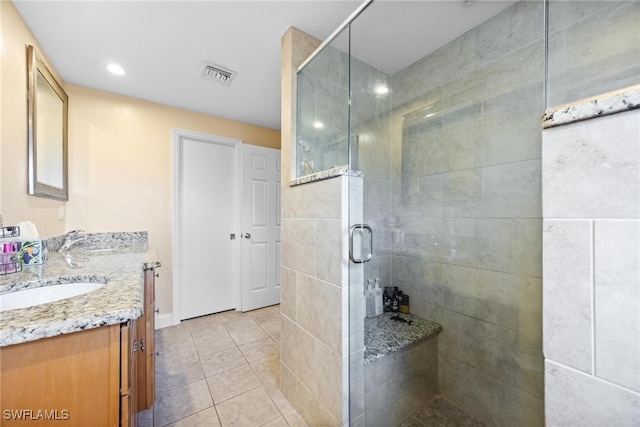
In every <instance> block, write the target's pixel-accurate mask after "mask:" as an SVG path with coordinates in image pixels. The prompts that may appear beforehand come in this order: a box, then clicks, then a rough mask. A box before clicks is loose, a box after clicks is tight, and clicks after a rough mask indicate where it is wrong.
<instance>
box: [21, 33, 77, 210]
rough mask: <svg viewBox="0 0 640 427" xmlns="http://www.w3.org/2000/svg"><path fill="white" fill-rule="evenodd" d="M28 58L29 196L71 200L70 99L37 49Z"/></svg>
mask: <svg viewBox="0 0 640 427" xmlns="http://www.w3.org/2000/svg"><path fill="white" fill-rule="evenodd" d="M27 57H28V60H27V66H28V78H29V92H28V98H27V99H28V109H29V129H28V139H29V141H28V142H29V194H31V195H34V196H41V197H49V198H53V199H60V200H68V189H67V114H68V113H67V111H68V97H67V94H66V93H65V92H64V90H63V89H62V86H61V85H60V84H59V83H58V81H57V80H56V79H55V77H54V76H53V75H52V74H51V72H50V71H49V69H48V68H47V67H46V65H45V64H44V62H43V61H42V59H41V58H40V56H39V55H38V53H37V52H36V50H35V49H34V48H33V46H29V47H28V49H27Z"/></svg>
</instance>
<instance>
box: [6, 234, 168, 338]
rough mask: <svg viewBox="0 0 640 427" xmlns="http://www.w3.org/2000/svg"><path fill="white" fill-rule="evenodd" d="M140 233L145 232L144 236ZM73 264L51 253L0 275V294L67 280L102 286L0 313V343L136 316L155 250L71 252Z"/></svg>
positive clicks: (155, 259)
mask: <svg viewBox="0 0 640 427" xmlns="http://www.w3.org/2000/svg"><path fill="white" fill-rule="evenodd" d="M145 237H146V236H145ZM71 253H73V254H75V260H76V261H74V263H73V264H71V265H70V264H69V258H68V257H65V256H64V255H63V254H60V253H58V252H51V253H50V254H49V259H48V260H47V262H46V263H45V264H43V265H38V266H29V267H28V266H24V267H23V270H22V271H21V272H19V273H15V274H9V275H4V276H0V296H1V295H3V294H7V293H10V292H16V291H19V290H22V289H29V288H37V287H41V286H51V285H59V284H64V283H73V282H101V283H106V285H105V286H103V287H101V288H99V289H97V290H95V291H92V292H89V293H87V294H84V295H79V296H76V297H72V298H67V299H63V300H60V301H55V302H51V303H47V304H41V305H36V306H32V307H25V308H20V309H15V310H8V311H4V312H2V313H0V347H3V346H7V345H13V344H19V343H23V342H27V341H34V340H38V339H42V338H48V337H53V336H56V335H61V334H67V333H71V332H76V331H81V330H84V329H91V328H97V327H101V326H106V325H113V324H117V323H123V322H126V321H128V320H132V319H137V318H139V317H140V316H141V315H142V307H143V295H144V269H145V268H155V267H159V266H160V263H159V262H158V255H157V253H156V252H155V251H153V250H148V249H146V242H145V244H144V245H133V246H130V247H120V248H117V249H116V250H113V251H100V250H98V251H93V252H92V251H79V250H77V251H73V250H72V251H71Z"/></svg>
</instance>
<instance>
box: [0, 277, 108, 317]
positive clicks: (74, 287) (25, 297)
mask: <svg viewBox="0 0 640 427" xmlns="http://www.w3.org/2000/svg"><path fill="white" fill-rule="evenodd" d="M104 285H105V283H94V282H83V283H65V284H62V285H52V286H42V287H40V288H31V289H24V290H22V291H16V292H11V293H8V294H4V295H0V312H3V311H7V310H15V309H17V308H24V307H32V306H34V305H40V304H46V303H48V302H54V301H60V300H62V299H65V298H71V297H75V296H78V295H82V294H86V293H88V292H91V291H95V290H96V289H100V288H101V287H103V286H104Z"/></svg>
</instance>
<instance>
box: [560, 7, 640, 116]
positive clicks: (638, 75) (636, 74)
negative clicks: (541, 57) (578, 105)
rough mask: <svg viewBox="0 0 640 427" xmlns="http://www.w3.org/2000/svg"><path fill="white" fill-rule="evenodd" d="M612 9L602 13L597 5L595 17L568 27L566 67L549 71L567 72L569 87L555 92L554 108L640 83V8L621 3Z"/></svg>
mask: <svg viewBox="0 0 640 427" xmlns="http://www.w3.org/2000/svg"><path fill="white" fill-rule="evenodd" d="M611 6H612V7H609V8H607V9H605V10H602V9H601V8H602V6H601V5H599V4H598V3H596V5H595V7H593V6H592V7H591V9H592V11H593V14H592V16H590V17H585V19H583V20H581V21H579V22H576V23H575V24H573V25H570V26H567V27H566V28H565V37H564V43H565V46H566V50H565V51H564V52H563V54H564V56H565V63H564V65H565V67H564V68H563V69H560V70H556V69H555V68H550V69H549V71H550V73H551V75H553V74H555V73H557V72H564V73H565V75H566V77H565V81H564V83H565V85H566V86H564V87H561V88H560V87H558V88H556V90H555V91H554V92H552V93H551V95H552V98H551V99H550V102H551V103H550V104H549V105H550V106H553V105H558V104H564V103H567V102H572V101H575V100H577V99H584V98H588V97H591V96H595V95H599V94H601V93H606V92H610V91H613V90H618V89H622V88H624V87H628V86H632V85H635V84H638V83H640V64H638V60H637V58H638V55H640V28H639V26H638V22H640V5H639V4H638V3H637V2H621V1H618V2H611ZM616 6H617V7H616ZM550 11H553V7H552V8H551V9H550ZM602 30H604V31H606V37H603V36H602V34H601V32H602ZM594 70H597V71H596V72H594Z"/></svg>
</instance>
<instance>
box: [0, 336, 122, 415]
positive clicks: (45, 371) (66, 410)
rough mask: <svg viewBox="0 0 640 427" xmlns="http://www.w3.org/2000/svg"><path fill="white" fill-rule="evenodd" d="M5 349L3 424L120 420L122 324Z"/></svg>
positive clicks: (0, 386)
mask: <svg viewBox="0 0 640 427" xmlns="http://www.w3.org/2000/svg"><path fill="white" fill-rule="evenodd" d="M1 353H2V363H1V364H0V369H1V375H0V378H1V379H2V380H1V381H0V395H1V396H2V399H1V405H0V406H1V408H2V419H1V420H0V425H2V427H5V426H6V427H10V426H17V427H27V426H41V427H42V426H51V425H55V426H60V427H63V426H64V427H87V426H91V427H117V426H118V425H119V424H120V419H121V418H120V413H121V412H120V404H121V399H120V325H119V324H118V325H111V326H105V327H101V328H94V329H87V330H85V331H80V332H74V333H70V334H64V335H59V336H56V337H52V338H44V339H40V340H37V341H30V342H26V343H22V344H16V345H11V346H7V347H2V349H1ZM7 411H8V412H7ZM38 417H40V418H38Z"/></svg>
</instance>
